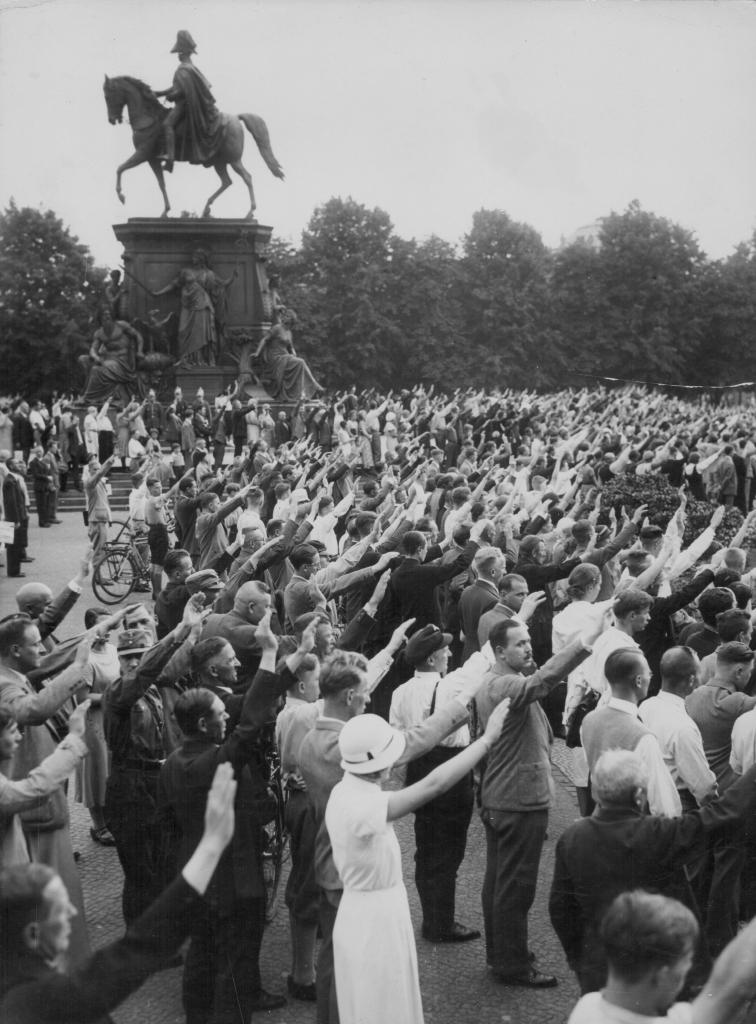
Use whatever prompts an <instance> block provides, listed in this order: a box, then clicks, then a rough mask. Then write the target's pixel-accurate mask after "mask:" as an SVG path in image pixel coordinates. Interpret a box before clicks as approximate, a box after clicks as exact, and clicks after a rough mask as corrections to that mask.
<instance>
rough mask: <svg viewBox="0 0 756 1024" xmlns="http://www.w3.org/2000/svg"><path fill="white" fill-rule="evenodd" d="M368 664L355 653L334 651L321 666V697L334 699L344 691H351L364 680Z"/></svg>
mask: <svg viewBox="0 0 756 1024" xmlns="http://www.w3.org/2000/svg"><path fill="white" fill-rule="evenodd" d="M367 669H368V663H367V660H366V659H365V658H363V656H362V655H361V654H357V653H356V652H355V651H336V652H335V653H334V654H332V655H331V657H330V658H328V660H327V661H326V662H325V663H324V664H323V669H322V671H321V673H320V692H321V694H322V695H323V697H335V696H336V695H337V694H339V693H343V692H344V691H345V690H353V689H354V688H355V687H357V686H359V685H360V683H361V682H362V681H363V679H364V678H365V674H366V672H367Z"/></svg>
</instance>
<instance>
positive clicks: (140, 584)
mask: <svg viewBox="0 0 756 1024" xmlns="http://www.w3.org/2000/svg"><path fill="white" fill-rule="evenodd" d="M111 529H114V530H115V536H114V537H113V538H112V539H110V538H109V539H108V541H107V543H106V544H105V550H104V551H103V554H102V557H101V558H100V560H99V561H98V562H97V564H96V565H95V567H94V570H93V572H92V590H93V592H94V595H95V597H96V598H97V600H98V601H101V602H102V604H119V603H120V602H121V601H125V600H126V598H127V597H128V596H129V594H131V592H132V591H133V590H137V589H139V590H145V591H150V590H151V589H152V587H151V584H150V563H149V561H145V559H144V558H143V556H142V554H141V552H140V550H139V546H138V544H137V543H136V541H135V539H134V537H133V536H132V534H131V532H130V530H129V524H128V523H126V522H122V521H121V520H114V521H113V523H111Z"/></svg>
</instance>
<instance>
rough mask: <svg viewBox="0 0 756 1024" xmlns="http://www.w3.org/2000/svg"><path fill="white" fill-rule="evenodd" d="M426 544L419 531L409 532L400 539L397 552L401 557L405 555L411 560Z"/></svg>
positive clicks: (423, 535) (422, 534) (423, 536)
mask: <svg viewBox="0 0 756 1024" xmlns="http://www.w3.org/2000/svg"><path fill="white" fill-rule="evenodd" d="M426 543H427V541H426V539H425V534H424V533H420V531H419V530H409V531H408V532H407V533H405V535H404V536H403V537H402V539H401V541H400V544H399V550H400V551H401V553H402V554H403V555H407V556H408V557H410V558H411V557H413V556H414V555H416V554H418V552H419V551H421V550H422V549H423V548H424V547H425V545H426Z"/></svg>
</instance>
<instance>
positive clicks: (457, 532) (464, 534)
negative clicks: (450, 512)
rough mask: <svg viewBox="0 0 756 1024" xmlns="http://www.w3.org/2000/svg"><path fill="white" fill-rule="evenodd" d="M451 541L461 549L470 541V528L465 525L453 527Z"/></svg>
mask: <svg viewBox="0 0 756 1024" xmlns="http://www.w3.org/2000/svg"><path fill="white" fill-rule="evenodd" d="M452 540H453V541H454V543H455V544H456V545H457V546H458V547H460V548H463V547H464V546H465V544H467V542H468V541H469V540H470V527H469V526H467V525H465V524H462V525H460V526H455V527H454V529H453V530H452Z"/></svg>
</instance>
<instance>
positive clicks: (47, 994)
mask: <svg viewBox="0 0 756 1024" xmlns="http://www.w3.org/2000/svg"><path fill="white" fill-rule="evenodd" d="M235 789H236V783H235V782H234V778H233V772H232V771H231V770H230V769H229V768H228V767H227V766H223V767H220V768H219V769H218V771H217V773H216V777H215V779H214V781H213V784H212V789H211V791H210V796H209V798H208V801H207V810H206V812H205V818H204V822H205V824H204V829H203V831H202V834H201V837H200V842H199V845H198V846H197V849H196V850H195V851H194V855H193V856H192V857H191V858H190V859H189V860H188V861H187V864H186V866H185V867H184V870H183V871H182V872H181V876H180V877H179V878H177V879H176V880H175V881H174V882H172V884H171V885H170V886H169V887H168V888H167V889H166V890H165V892H163V893H162V895H161V896H160V897H158V899H157V900H156V901H155V902H154V903H153V904H152V905H151V906H150V907H149V908H148V909H147V910H146V911H145V913H144V914H143V915H142V916H141V917H140V918H139V919H138V920H137V921H135V922H134V924H133V925H132V926H131V927H130V928H129V930H128V933H127V934H126V935H124V936H123V937H122V938H120V939H118V941H117V942H113V943H111V944H110V945H108V946H105V947H104V948H103V949H99V950H98V951H97V952H96V953H95V954H94V956H91V957H89V959H87V960H86V961H85V962H84V963H83V964H81V965H80V966H79V967H78V968H77V969H76V971H75V972H73V973H72V974H71V975H68V974H65V973H63V972H62V971H60V970H59V969H56V967H55V966H53V962H54V960H56V959H58V958H59V957H61V956H63V955H65V954H66V952H67V950H68V946H69V935H70V928H69V924H70V921H71V918H72V917H73V915H74V913H75V910H74V907H73V906H72V904H71V901H70V899H69V894H68V892H67V890H66V886H65V884H64V883H63V880H62V879H61V878H60V876H59V875H56V874H55V872H54V871H53V870H52V869H51V868H49V867H47V865H44V864H16V865H13V866H12V867H9V868H6V869H5V870H4V871H2V872H0V964H2V970H0V1020H3V1021H6V1022H8V1024H10V1022H11V1021H12V1022H13V1024H58V1022H59V1021H62V1020H89V1021H95V1020H97V1021H103V1020H105V1019H108V1020H109V1019H110V1018H106V1016H105V1015H106V1014H107V1013H108V1011H110V1010H114V1009H115V1008H116V1007H117V1006H118V1005H119V1004H120V1003H122V1002H123V1000H124V999H125V998H126V996H128V995H129V994H130V993H131V992H134V991H135V990H136V989H137V988H139V986H140V985H141V984H142V983H143V982H144V981H145V980H146V979H147V978H148V977H149V976H150V975H151V974H153V973H154V972H155V971H159V970H161V969H162V968H164V967H165V966H166V964H167V962H168V961H169V959H170V957H171V956H172V955H175V954H176V952H177V951H178V949H179V947H180V945H181V943H182V942H183V941H184V939H185V937H186V936H187V934H188V933H189V929H190V926H191V925H192V923H193V922H194V920H195V918H196V916H197V914H199V913H201V912H202V908H203V900H202V896H203V895H204V893H205V892H206V890H207V888H208V885H209V884H210V881H211V879H212V877H213V874H214V873H215V869H216V867H217V865H218V861H219V859H220V857H221V855H222V853H223V851H224V849H225V848H226V846H227V845H228V843H229V842H230V840H231V836H232V835H233V832H234V806H233V805H234V792H235Z"/></svg>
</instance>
